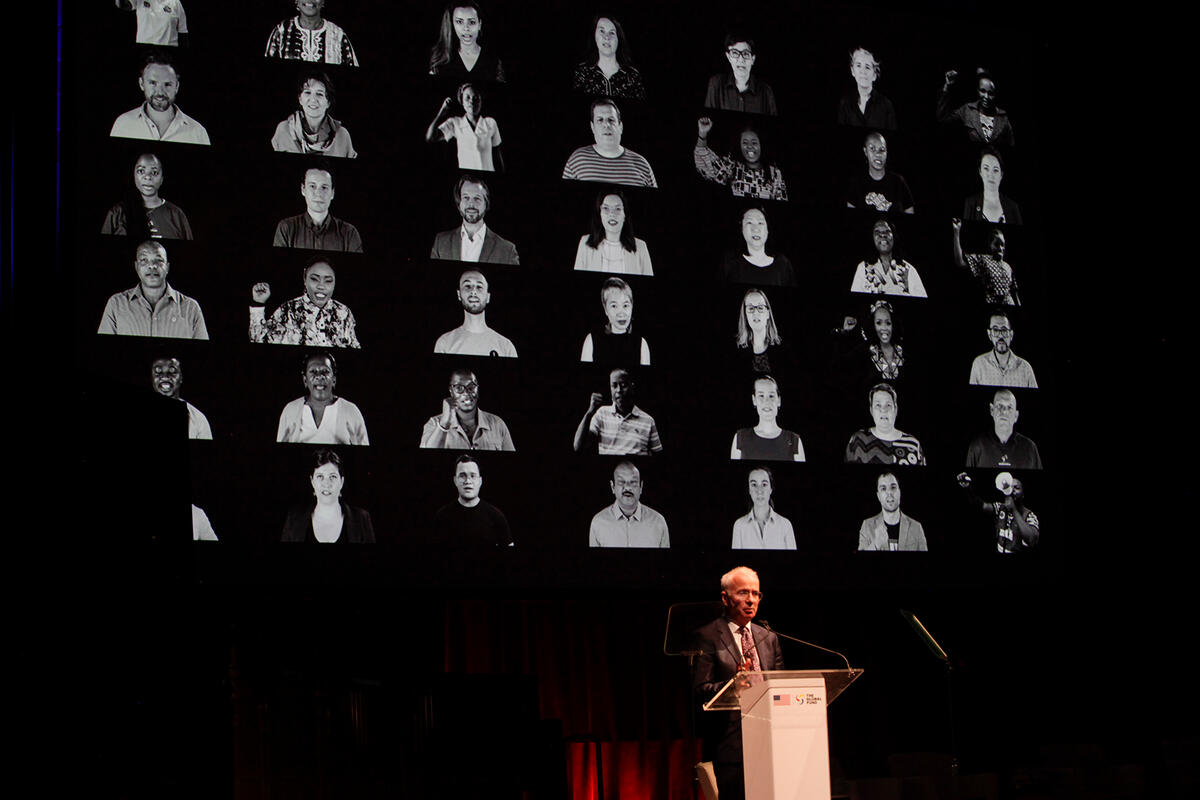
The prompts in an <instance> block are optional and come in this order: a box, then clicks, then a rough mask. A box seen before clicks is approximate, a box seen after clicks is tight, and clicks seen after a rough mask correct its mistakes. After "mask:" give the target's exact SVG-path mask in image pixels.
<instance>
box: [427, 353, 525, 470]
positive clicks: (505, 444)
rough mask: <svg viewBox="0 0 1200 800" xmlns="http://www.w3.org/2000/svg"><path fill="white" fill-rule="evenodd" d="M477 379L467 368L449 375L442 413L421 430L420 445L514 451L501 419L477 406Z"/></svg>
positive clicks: (431, 419) (478, 389)
mask: <svg viewBox="0 0 1200 800" xmlns="http://www.w3.org/2000/svg"><path fill="white" fill-rule="evenodd" d="M479 395H480V388H479V379H478V378H476V377H475V373H474V372H472V371H471V370H469V369H456V370H455V371H454V372H452V373H451V374H450V386H449V388H448V389H447V392H446V394H445V395H443V397H442V412H441V414H438V415H436V416H433V417H430V418H429V420H428V421H427V422H426V423H425V427H424V428H423V429H422V430H421V447H425V448H439V449H445V450H509V451H512V450H516V447H514V446H513V440H512V436H511V435H510V434H509V432H508V426H507V425H505V424H504V420H502V419H500V417H498V416H497V415H495V414H491V413H488V412H487V411H484V410H483V409H481V408H480V407H479Z"/></svg>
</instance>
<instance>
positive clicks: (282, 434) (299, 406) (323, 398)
mask: <svg viewBox="0 0 1200 800" xmlns="http://www.w3.org/2000/svg"><path fill="white" fill-rule="evenodd" d="M303 365H304V368H303V372H302V373H301V374H300V380H301V383H302V384H303V385H304V396H303V397H297V398H296V399H295V400H293V401H291V402H290V403H288V404H287V405H286V406H284V407H283V411H282V412H281V413H280V414H279V430H278V432H277V433H276V434H275V441H277V442H290V443H299V444H341V445H369V444H370V443H371V441H370V439H369V438H368V437H367V423H366V422H365V421H364V420H363V415H362V412H361V411H359V410H358V406H356V405H355V404H354V403H351V402H350V401H349V400H347V399H346V398H344V397H341V396H340V395H338V393H337V391H336V390H337V360H336V359H335V358H334V357H333V354H331V353H326V352H314V353H311V354H308V355H305V356H304V357H303Z"/></svg>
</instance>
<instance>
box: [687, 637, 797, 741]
mask: <svg viewBox="0 0 1200 800" xmlns="http://www.w3.org/2000/svg"><path fill="white" fill-rule="evenodd" d="M750 635H751V636H752V637H754V646H755V649H757V650H758V660H759V663H760V664H761V665H762V668H763V669H783V653H781V652H780V650H779V638H778V637H777V636H776V635H775V634H774V633H772V632H771V631H769V630H767V629H766V628H763V627H761V626H758V625H755V624H754V623H750ZM695 649H696V650H699V651H701V653H700V655H699V656H697V657H696V665H695V668H694V669H693V672H692V695H693V698H694V700H695V702H697V703H706V702H708V701H709V700H710V699H712V697H713V695H715V694H716V693H717V691H718V690H719V689H720V688H721V687H722V686H724V685H725V683H726V681H728V680H729V679H730V678H732V677H733V676H734V675H735V674H737V670H738V666H739V665H740V664H741V657H740V656H739V653H740V651H739V650H738V646H737V645H736V644H735V643H734V641H733V634H732V633H730V631H729V620H727V619H726V618H725V617H723V616H722V617H718V618H717V619H715V620H713V621H712V622H710V623H708V624H707V625H705V626H704V627H703V628H700V629H699V630H698V631H696V639H695ZM697 713H698V714H699V725H698V727H699V729H700V736H701V739H702V741H703V758H704V760H706V761H726V762H728V761H741V760H742V716H741V713H740V712H737V711H698V712H697Z"/></svg>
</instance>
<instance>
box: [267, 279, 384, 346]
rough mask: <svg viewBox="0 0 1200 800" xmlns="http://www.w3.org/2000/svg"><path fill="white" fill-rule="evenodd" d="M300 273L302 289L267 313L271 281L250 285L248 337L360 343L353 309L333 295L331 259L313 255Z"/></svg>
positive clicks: (326, 343) (323, 343)
mask: <svg viewBox="0 0 1200 800" xmlns="http://www.w3.org/2000/svg"><path fill="white" fill-rule="evenodd" d="M302 277H303V284H302V285H303V288H304V293H303V294H301V295H300V296H299V297H294V298H292V299H291V300H286V301H284V302H283V303H281V304H280V305H279V307H278V308H276V309H275V310H274V311H273V312H272V313H271V315H270V316H267V313H266V306H265V304H266V302H267V301H268V300H270V299H271V284H269V283H267V282H266V281H259V282H258V283H256V284H254V285H253V286H252V287H250V300H251V305H250V341H251V342H256V343H266V344H300V345H307V346H310V347H351V348H354V349H356V350H357V349H358V348H360V347H362V345H361V344H359V341H358V332H357V331H356V329H355V320H354V312H353V311H351V310H350V309H349V307H347V306H346V304H345V303H342V302H340V301H338V300H334V299H333V291H334V288H335V287H336V286H337V274H336V273H335V272H334V270H333V264H331V263H330V260H329V259H328V258H325V257H318V258H314V259H312V260H311V261H309V262H308V264H306V265H305V266H304V269H303V271H302Z"/></svg>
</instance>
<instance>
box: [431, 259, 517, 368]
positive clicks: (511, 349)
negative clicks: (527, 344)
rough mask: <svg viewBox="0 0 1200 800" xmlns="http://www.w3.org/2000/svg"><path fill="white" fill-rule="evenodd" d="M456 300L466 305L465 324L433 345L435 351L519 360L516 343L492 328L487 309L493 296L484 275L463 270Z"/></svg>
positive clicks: (441, 337)
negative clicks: (517, 358)
mask: <svg viewBox="0 0 1200 800" xmlns="http://www.w3.org/2000/svg"><path fill="white" fill-rule="evenodd" d="M455 297H456V298H457V300H458V304H459V305H460V306H462V324H461V325H459V326H458V327H457V328H455V329H453V330H449V331H446V332H445V333H443V334H442V335H441V336H439V337H438V340H437V342H435V343H434V345H433V352H435V353H448V354H450V355H459V356H496V357H499V358H516V357H517V348H516V347H515V346H513V343H512V341H511V340H509V338H508V337H507V336H502V335H501V334H500V333H498V332H497V331H495V330H493V329H491V328H489V327H488V324H487V307H488V303H490V302H491V300H492V295H491V292H490V291H489V290H488V281H487V278H485V277H484V275H483V273H482V272H480V271H479V270H477V269H468V270H465V271H463V273H462V274H461V275H459V276H458V288H457V290H456V292H455Z"/></svg>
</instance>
